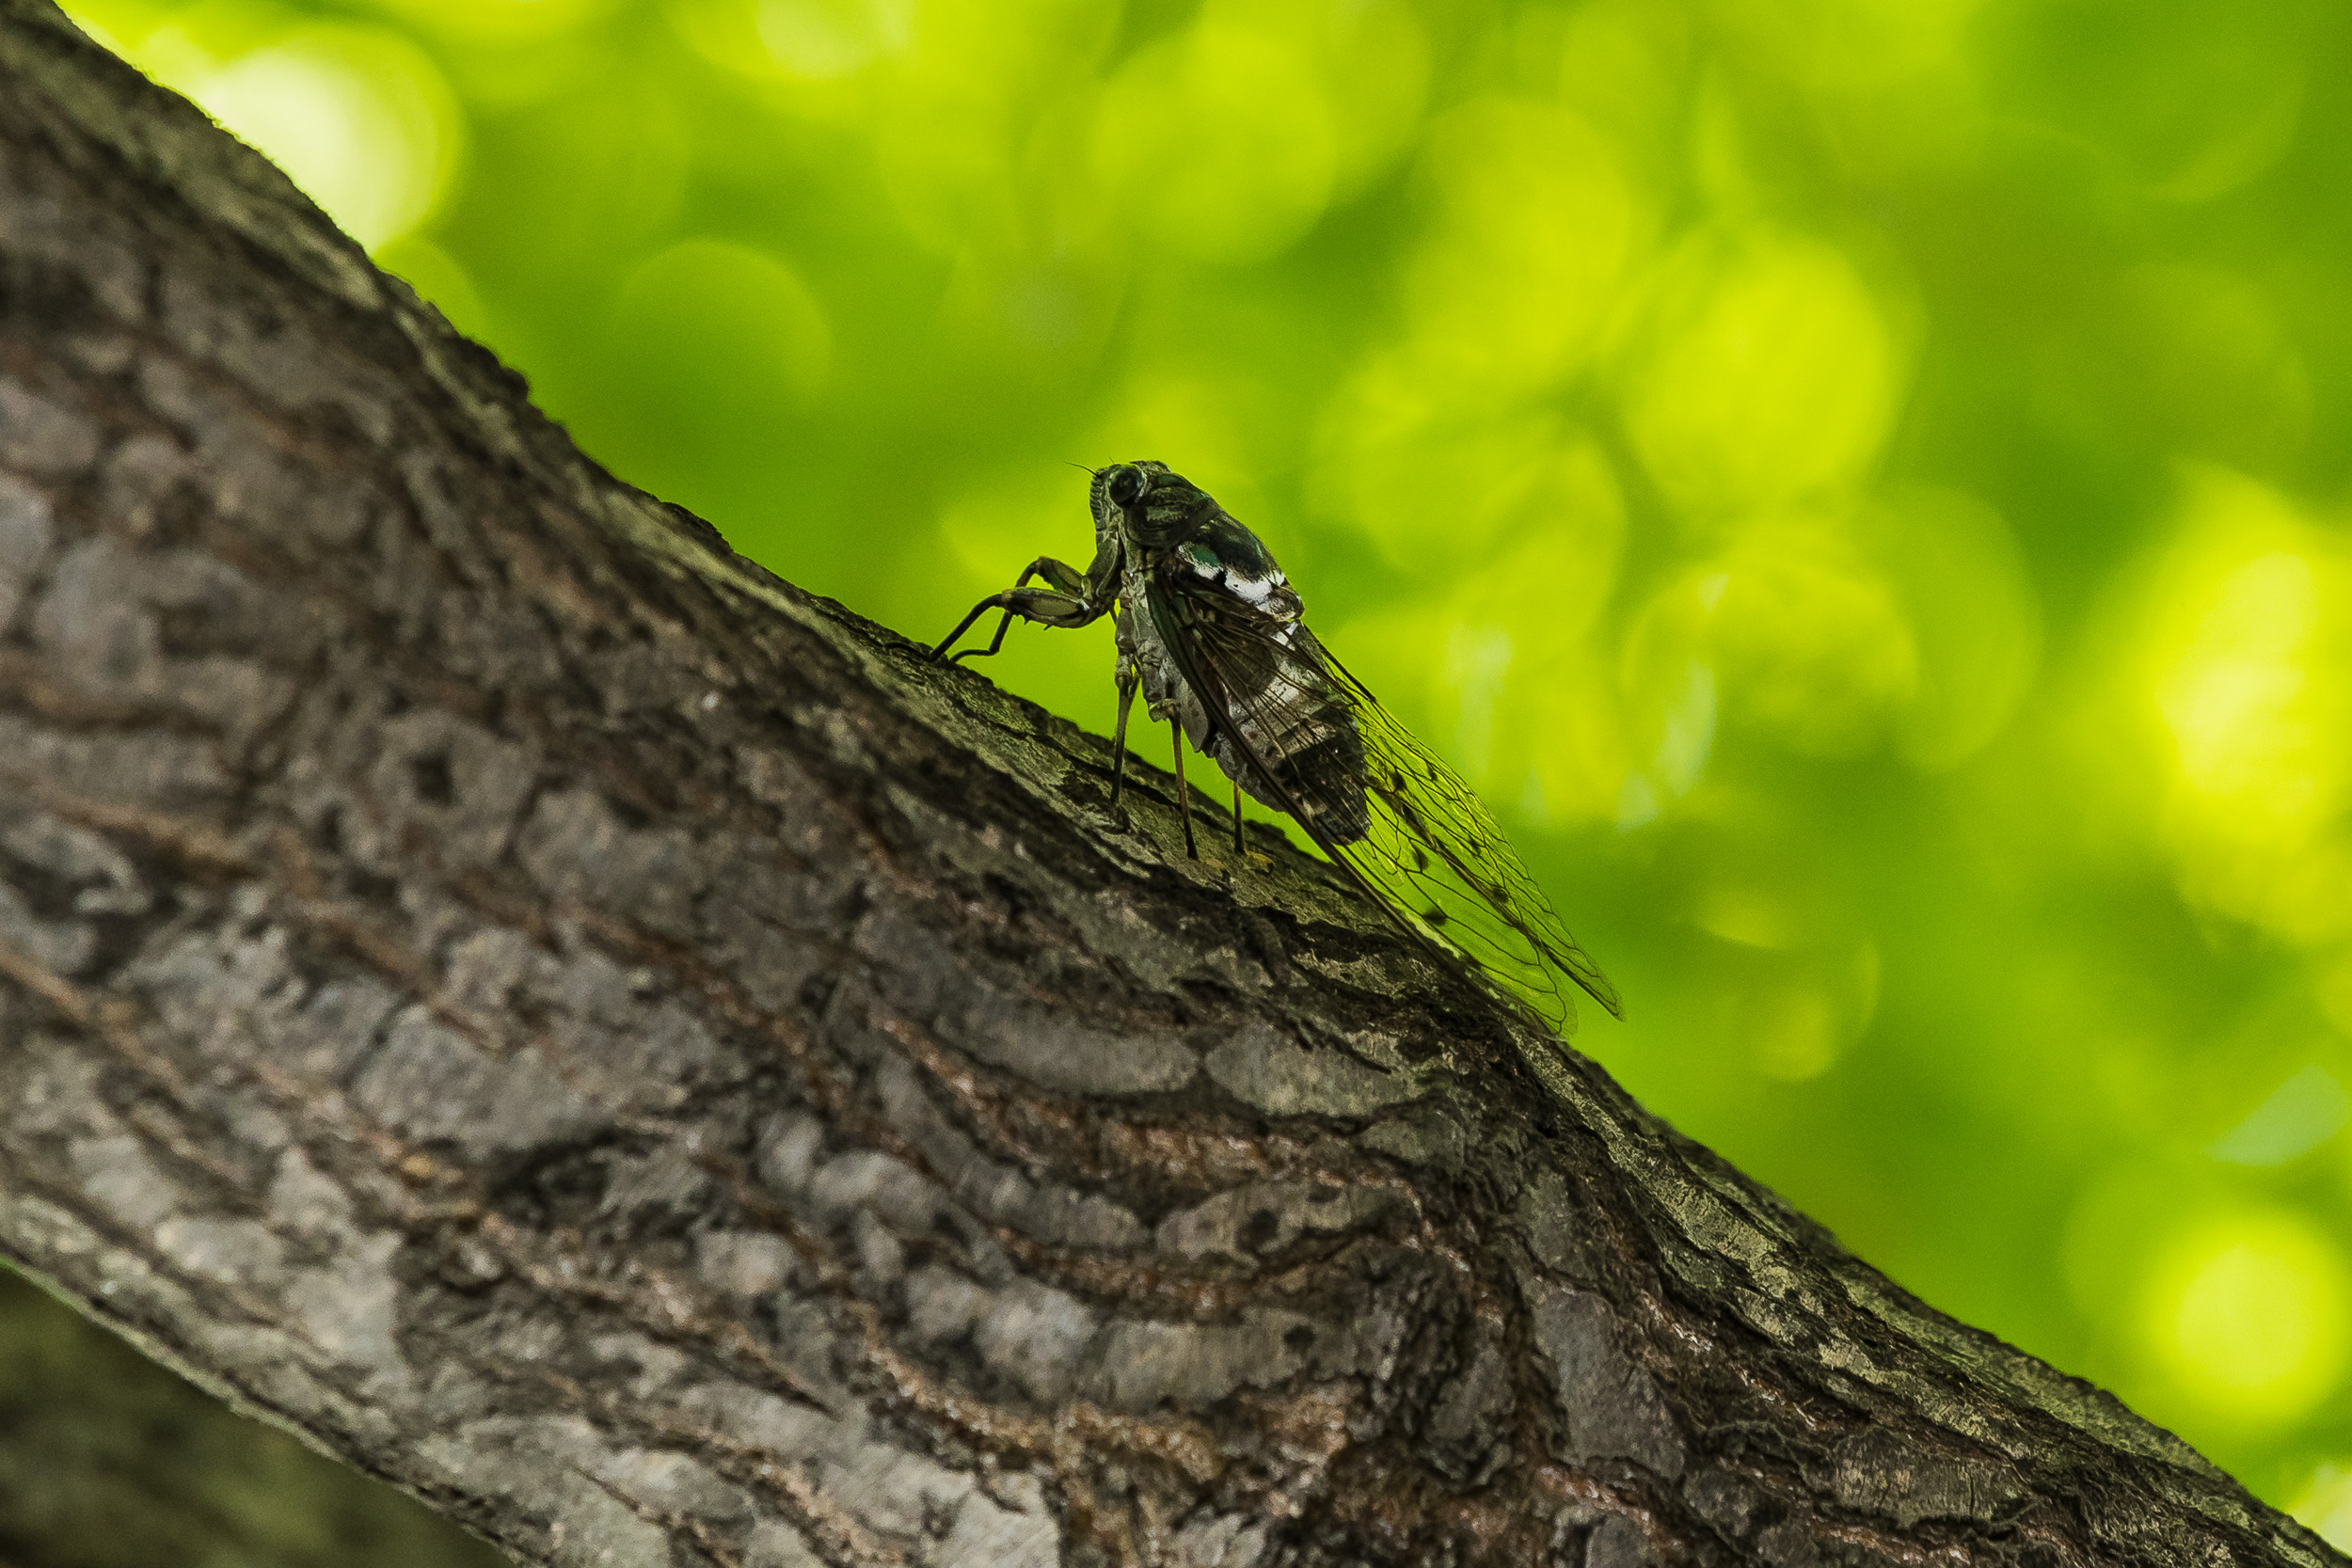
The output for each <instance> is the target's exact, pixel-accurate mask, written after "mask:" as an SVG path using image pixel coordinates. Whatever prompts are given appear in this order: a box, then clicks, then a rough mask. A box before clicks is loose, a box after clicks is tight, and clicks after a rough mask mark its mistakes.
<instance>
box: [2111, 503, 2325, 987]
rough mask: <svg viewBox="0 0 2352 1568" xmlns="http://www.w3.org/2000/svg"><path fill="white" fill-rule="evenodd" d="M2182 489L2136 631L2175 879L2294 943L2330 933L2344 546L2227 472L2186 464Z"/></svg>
mask: <svg viewBox="0 0 2352 1568" xmlns="http://www.w3.org/2000/svg"><path fill="white" fill-rule="evenodd" d="M2184 494H2185V506H2184V510H2183V518H2182V523H2181V528H2180V533H2179V537H2178V542H2177V543H2176V544H2175V545H2174V546H2173V547H2172V549H2171V550H2170V551H2169V554H2168V556H2167V557H2166V559H2165V560H2164V561H2163V562H2161V563H2160V565H2159V567H2158V570H2157V571H2156V573H2155V586H2154V591H2153V594H2152V595H2151V600H2150V605H2151V608H2150V611H2149V618H2148V621H2147V623H2146V628H2145V631H2144V633H2143V635H2144V636H2145V638H2146V645H2147V647H2148V650H2149V657H2150V661H2151V666H2152V669H2151V674H2152V676H2153V679H2152V683H2151V684H2152V686H2153V697H2154V705H2155V708H2156V711H2157V713H2158V715H2159V716H2160V718H2161V721H2162V723H2163V726H2164V731H2165V734H2166V736H2168V738H2169V740H2170V742H2171V746H2170V750H2171V754H2172V760H2173V763H2174V768H2175V779H2176V787H2175V789H2174V791H2173V799H2172V801H2171V811H2170V814H2169V816H2170V820H2169V827H2170V837H2171V840H2172V846H2173V851H2174V853H2175V855H2176V856H2177V857H2178V860H2179V863H2180V867H2181V872H2182V876H2183V879H2184V882H2185V885H2186V887H2187V888H2188V890H2189V891H2190V893H2191V895H2192V896H2194V897H2195V898H2197V899H2198V900H2199V901H2200V902H2202V903H2205V904H2207V905H2210V906H2212V907H2214V908H2217V909H2220V910H2223V911H2228V912H2230V913H2232V914H2234V915H2238V916H2240V917H2244V918H2249V919H2253V920H2256V921H2258V922H2261V923H2262V924H2264V925H2266V926H2269V927H2272V928H2273V929H2276V930H2279V931H2281V932H2284V933H2288V934H2292V935H2294V936H2296V937H2297V938H2300V939H2302V940H2316V939H2319V938H2322V937H2327V936H2330V935H2337V934H2342V933H2344V932H2345V931H2346V930H2347V929H2352V904H2348V903H2347V900H2346V899H2345V898H2344V887H2345V886H2346V885H2348V880H2347V879H2352V835H2347V833H2346V832H2345V817H2346V812H2347V809H2352V725H2347V724H2346V723H2345V722H2344V717H2343V716H2344V714H2345V713H2347V712H2352V549H2348V548H2347V547H2346V546H2345V545H2344V541H2343V539H2342V538H2341V537H2340V536H2338V535H2336V534H2334V533H2332V532H2331V531H2324V530H2320V529H2317V528H2314V527H2312V525H2310V524H2309V523H2307V522H2305V521H2304V520H2303V519H2302V518H2301V517H2300V516H2299V515H2297V513H2296V511H2295V509H2293V508H2292V507H2291V506H2289V505H2288V504H2287V503H2286V502H2285V501H2284V499H2282V498H2280V496H2278V495H2277V494H2276V493H2275V492H2273V491H2270V490H2268V489H2266V488H2265V487H2264V486H2261V485H2258V484H2255V483H2251V482H2250V481H2248V480H2246V479H2244V478H2241V477H2239V476H2236V475H2233V474H2229V473H2226V472H2223V471H2221V470H2215V469H2201V470H2192V471H2191V473H2190V474H2189V476H2188V481H2187V483H2186V485H2185V492H2184Z"/></svg>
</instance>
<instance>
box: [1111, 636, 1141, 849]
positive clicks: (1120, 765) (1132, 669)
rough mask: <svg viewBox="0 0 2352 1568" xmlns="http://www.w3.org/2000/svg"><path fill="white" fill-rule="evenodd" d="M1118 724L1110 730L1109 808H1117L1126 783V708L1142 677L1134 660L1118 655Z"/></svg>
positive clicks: (1133, 702)
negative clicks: (1121, 791) (1120, 793)
mask: <svg viewBox="0 0 2352 1568" xmlns="http://www.w3.org/2000/svg"><path fill="white" fill-rule="evenodd" d="M1116 678H1117V679H1118V681H1119V726H1118V728H1117V729H1115V730H1113V731H1112V732H1111V810H1113V811H1117V810H1118V809H1119V792H1120V789H1121V788H1123V787H1124V786H1125V784H1126V783H1127V710H1128V709H1129V708H1131V707H1133V706H1134V705H1135V701H1136V682H1137V681H1139V680H1141V679H1142V676H1141V674H1140V673H1138V672H1137V671H1136V665H1135V660H1133V659H1131V658H1129V657H1127V656H1126V655H1125V654H1124V653H1121V654H1120V656H1119V673H1118V675H1117V677H1116Z"/></svg>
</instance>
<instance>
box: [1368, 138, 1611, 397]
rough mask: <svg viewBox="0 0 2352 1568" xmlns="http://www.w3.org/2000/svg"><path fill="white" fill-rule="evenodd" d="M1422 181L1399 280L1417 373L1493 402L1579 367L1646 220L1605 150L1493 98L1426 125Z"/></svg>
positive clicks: (1446, 388) (1443, 390)
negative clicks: (1413, 243)
mask: <svg viewBox="0 0 2352 1568" xmlns="http://www.w3.org/2000/svg"><path fill="white" fill-rule="evenodd" d="M1422 182H1423V184H1424V185H1425V186H1426V187H1427V189H1428V191H1429V193H1430V198H1431V201H1432V203H1433V206H1434V212H1433V214H1432V217H1431V220H1430V224H1429V228H1428V231H1427V233H1426V235H1425V236H1424V238H1423V239H1422V244H1421V246H1420V249H1419V251H1418V253H1417V254H1416V255H1415V256H1414V257H1413V259H1412V261H1411V263H1410V266H1409V269H1408V271H1407V272H1406V283H1405V287H1406V316H1407V321H1408V323H1409V327H1410V330H1411V332H1412V334H1413V341H1414V344H1415V354H1416V357H1417V360H1418V363H1417V366H1416V373H1417V374H1418V375H1420V376H1422V377H1429V376H1432V375H1438V376H1441V377H1443V382H1441V383H1440V387H1439V394H1440V395H1445V394H1448V393H1451V394H1453V395H1455V396H1459V395H1460V393H1461V391H1463V390H1467V389H1470V388H1475V389H1476V394H1477V395H1479V396H1482V397H1493V396H1495V395H1496V394H1498V393H1500V392H1507V391H1514V390H1521V389H1528V388H1537V387H1541V386H1544V385H1546V384H1548V383H1549V382H1551V381H1553V380H1555V379H1557V378H1558V377H1560V376H1561V375H1563V374H1565V372H1567V371H1569V370H1570V369H1572V368H1573V367H1574V366H1575V365H1577V364H1578V363H1579V362H1580V361H1581V358H1582V356H1584V355H1585V353H1586V352H1587V351H1588V350H1589V348H1590V347H1591V345H1592V342H1593V341H1594V338H1595V335H1596V334H1597V331H1598V329H1599V326H1600V325H1601V323H1602V321H1603V320H1604V319H1605V318H1606V317H1607V315H1608V313H1609V311H1610V309H1612V307H1613V305H1614V304H1615V303H1616V290H1617V285H1618V282H1619V280H1620V278H1621V277H1622V276H1623V275H1624V273H1625V271H1626V269H1627V266H1628V263H1629V261H1630V260H1631V259H1632V257H1633V255H1634V253H1635V250H1636V247H1637V245H1638V244H1639V242H1640V239H1641V237H1642V231H1643V230H1644V228H1645V217H1644V215H1643V214H1642V213H1641V211H1640V207H1639V204H1638V203H1637V202H1636V200H1635V198H1634V196H1633V193H1632V191H1631V189H1630V188H1629V186H1628V185H1627V183H1626V182H1625V180H1624V177H1623V176H1622V175H1621V174H1620V172H1619V170H1618V159H1617V157H1616V155H1615V154H1614V153H1613V150H1611V149H1610V148H1609V147H1608V145H1607V144H1606V143H1605V142H1603V140H1602V139H1601V138H1600V136H1599V135H1597V133H1595V132H1594V130H1593V129H1592V128H1591V127H1590V126H1589V125H1587V124H1585V123H1584V122H1583V121H1582V120H1581V119H1577V118H1576V117H1575V116H1574V115H1571V114H1569V113H1567V112H1566V111H1565V110H1564V109H1560V108H1558V107H1555V106H1553V105H1549V104H1539V103H1526V102H1523V101H1519V100H1516V99H1502V98H1497V99H1487V100H1483V101H1481V102H1478V103H1470V104H1467V105H1465V106H1464V107H1462V108H1458V109H1455V110H1454V111H1453V112H1452V113H1451V114H1449V115H1447V116H1446V117H1445V119H1443V120H1441V121H1439V122H1438V123H1437V124H1436V125H1434V126H1433V127H1432V128H1431V132H1430V136H1429V142H1428V150H1427V152H1426V153H1425V154H1424V155H1423V161H1422ZM1447 383H1450V384H1451V385H1446V384H1447Z"/></svg>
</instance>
